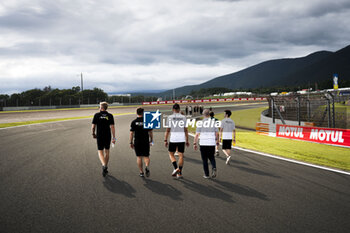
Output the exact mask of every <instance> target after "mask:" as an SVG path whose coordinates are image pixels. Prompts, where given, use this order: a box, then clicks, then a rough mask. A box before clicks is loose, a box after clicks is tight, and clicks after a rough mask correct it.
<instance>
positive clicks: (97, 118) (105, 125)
mask: <svg viewBox="0 0 350 233" xmlns="http://www.w3.org/2000/svg"><path fill="white" fill-rule="evenodd" d="M107 108H108V104H107V102H101V103H100V112H98V113H96V114H95V115H94V118H93V120H92V127H91V130H92V136H93V138H96V139H97V149H98V156H99V158H100V161H101V164H102V175H103V177H105V176H106V175H107V173H108V161H109V148H110V145H111V131H112V135H113V139H112V143H113V144H114V143H115V141H116V138H115V128H114V118H113V115H112V114H110V113H108V112H107ZM96 126H97V134H96V133H95V132H96Z"/></svg>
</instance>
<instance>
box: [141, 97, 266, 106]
mask: <svg viewBox="0 0 350 233" xmlns="http://www.w3.org/2000/svg"><path fill="white" fill-rule="evenodd" d="M257 100H260V101H261V100H266V98H265V97H258V98H219V99H198V100H164V101H151V102H142V105H158V104H176V103H177V104H189V103H218V102H233V101H257Z"/></svg>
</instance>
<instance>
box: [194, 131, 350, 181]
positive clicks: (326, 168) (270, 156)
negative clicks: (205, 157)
mask: <svg viewBox="0 0 350 233" xmlns="http://www.w3.org/2000/svg"><path fill="white" fill-rule="evenodd" d="M188 135H190V136H192V137H194V136H195V135H194V134H192V133H189V134H188ZM232 148H233V149H237V150H241V151H245V152H249V153H253V154H258V155H262V156H265V157H269V158H273V159H278V160H283V161H286V162H290V163H296V164H300V165H304V166H308V167H313V168H318V169H322V170H326V171H331V172H336V173H340V174H344V175H348V176H350V172H346V171H342V170H338V169H334V168H329V167H324V166H320V165H315V164H311V163H305V162H301V161H298V160H294V159H287V158H283V157H279V156H277V155H271V154H268V153H264V152H259V151H254V150H249V149H245V148H241V147H238V146H235V147H232Z"/></svg>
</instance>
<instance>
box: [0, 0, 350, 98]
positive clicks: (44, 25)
mask: <svg viewBox="0 0 350 233" xmlns="http://www.w3.org/2000/svg"><path fill="white" fill-rule="evenodd" d="M349 39H350V1H349V0H332V1H330V0H288V1H284V0H241V1H234V0H232V1H229V0H226V1H225V0H139V1H137V0H103V1H97V0H96V1H93V0H81V1H75V0H72V1H67V0H64V1H61V0H55V1H47V0H42V1H41V0H28V1H21V0H3V1H1V2H0V93H8V94H10V93H14V92H20V91H23V90H27V89H31V88H43V87H45V86H47V85H51V86H52V87H57V88H71V87H72V86H77V85H80V78H79V76H78V74H79V73H80V72H83V75H84V87H85V88H93V87H100V88H103V89H104V90H105V91H106V92H109V93H122V92H124V93H125V92H134V91H139V90H159V89H172V88H174V87H179V86H183V85H188V84H198V83H201V82H204V81H207V80H209V79H212V78H214V77H217V76H220V75H224V74H228V73H232V72H235V71H238V70H240V69H243V68H246V67H248V66H251V65H254V64H256V63H259V62H262V61H265V60H268V59H277V58H284V57H300V56H305V55H307V54H309V53H312V52H315V51H318V50H329V51H336V50H338V49H341V48H342V47H345V46H347V45H349V44H350V40H349Z"/></svg>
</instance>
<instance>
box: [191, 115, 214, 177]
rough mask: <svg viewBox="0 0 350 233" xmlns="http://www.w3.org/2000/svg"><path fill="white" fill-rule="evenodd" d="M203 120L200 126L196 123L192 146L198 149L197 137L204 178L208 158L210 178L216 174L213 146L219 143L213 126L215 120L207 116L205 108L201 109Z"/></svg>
mask: <svg viewBox="0 0 350 233" xmlns="http://www.w3.org/2000/svg"><path fill="white" fill-rule="evenodd" d="M203 117H204V119H203V121H202V127H199V126H198V125H197V130H196V136H195V138H194V143H193V147H194V149H195V150H197V149H198V146H197V143H198V139H199V144H200V151H201V157H202V161H203V170H204V176H203V177H204V178H206V179H208V178H210V177H209V166H208V159H209V160H210V163H211V166H212V175H211V177H212V178H215V177H216V175H217V170H216V161H215V156H214V154H215V146H216V145H219V133H218V128H217V127H216V126H215V120H213V119H211V118H210V116H209V110H208V109H205V110H204V111H203Z"/></svg>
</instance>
